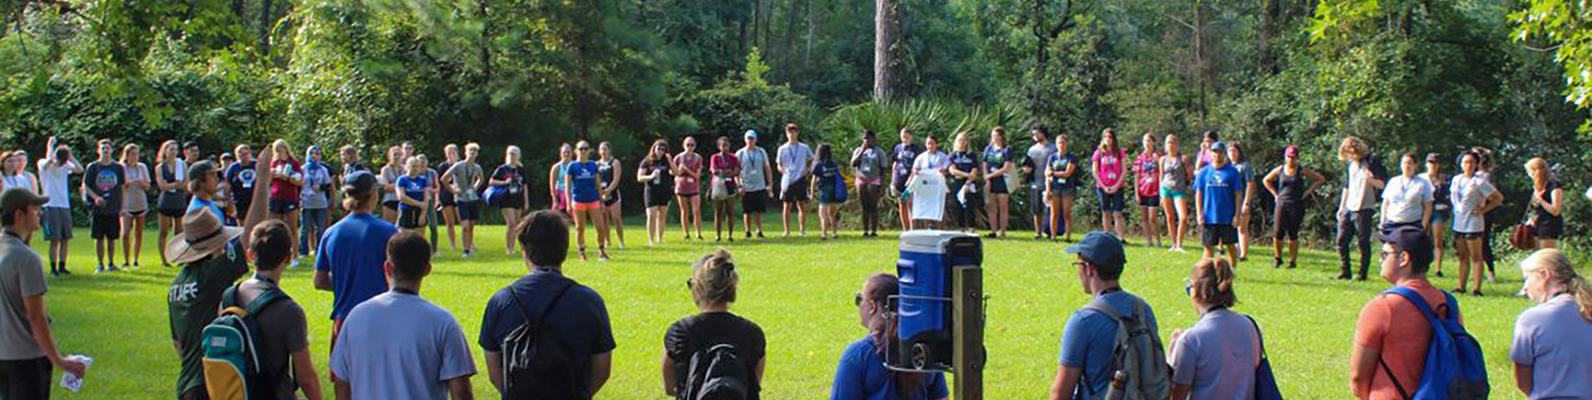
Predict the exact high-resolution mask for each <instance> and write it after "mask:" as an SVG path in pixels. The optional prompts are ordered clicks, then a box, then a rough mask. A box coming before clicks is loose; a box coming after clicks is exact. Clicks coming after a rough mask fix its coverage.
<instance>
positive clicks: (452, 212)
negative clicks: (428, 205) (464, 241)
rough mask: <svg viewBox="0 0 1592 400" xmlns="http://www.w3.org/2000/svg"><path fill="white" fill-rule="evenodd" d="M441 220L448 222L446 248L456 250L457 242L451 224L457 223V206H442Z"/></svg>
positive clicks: (457, 247)
mask: <svg viewBox="0 0 1592 400" xmlns="http://www.w3.org/2000/svg"><path fill="white" fill-rule="evenodd" d="M442 220H443V222H446V223H447V224H448V249H449V250H458V249H459V243H458V241H456V240H455V238H457V236H455V232H454V229H453V226H454V225H457V224H458V223H459V208H458V207H456V206H443V207H442Z"/></svg>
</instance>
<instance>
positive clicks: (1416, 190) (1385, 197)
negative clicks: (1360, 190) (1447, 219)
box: [1382, 175, 1433, 223]
mask: <svg viewBox="0 0 1592 400" xmlns="http://www.w3.org/2000/svg"><path fill="white" fill-rule="evenodd" d="M1432 191H1433V190H1432V182H1431V181H1428V180H1426V177H1424V176H1420V175H1416V176H1415V177H1414V178H1405V177H1404V175H1399V176H1395V177H1393V178H1392V179H1388V181H1387V186H1385V187H1383V188H1382V218H1383V219H1385V220H1387V221H1388V222H1393V223H1410V222H1421V215H1422V214H1424V213H1425V212H1426V207H1425V206H1426V203H1428V202H1431V201H1432Z"/></svg>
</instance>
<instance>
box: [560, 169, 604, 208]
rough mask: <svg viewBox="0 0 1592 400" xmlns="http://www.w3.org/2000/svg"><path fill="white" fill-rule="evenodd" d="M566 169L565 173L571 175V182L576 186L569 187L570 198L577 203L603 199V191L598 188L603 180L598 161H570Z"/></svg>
mask: <svg viewBox="0 0 1592 400" xmlns="http://www.w3.org/2000/svg"><path fill="white" fill-rule="evenodd" d="M564 169H565V172H564V173H565V174H566V175H568V176H569V184H570V185H572V186H574V187H572V188H570V189H569V194H570V196H569V197H570V198H573V199H574V200H575V202H577V203H591V202H595V201H597V200H602V192H601V191H600V190H599V189H598V186H599V185H601V181H600V174H598V173H597V172H598V167H597V162H596V161H586V162H580V161H570V162H569V164H567V165H566V166H565V167H564Z"/></svg>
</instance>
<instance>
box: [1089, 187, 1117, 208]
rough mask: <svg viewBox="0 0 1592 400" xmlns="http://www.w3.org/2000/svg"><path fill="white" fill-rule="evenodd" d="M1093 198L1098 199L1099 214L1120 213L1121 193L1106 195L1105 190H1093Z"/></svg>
mask: <svg viewBox="0 0 1592 400" xmlns="http://www.w3.org/2000/svg"><path fill="white" fill-rule="evenodd" d="M1095 198H1098V199H1100V212H1103V213H1108V212H1122V192H1121V191H1117V192H1116V193H1106V190H1105V189H1102V188H1095Z"/></svg>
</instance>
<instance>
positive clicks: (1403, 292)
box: [1382, 286, 1437, 322]
mask: <svg viewBox="0 0 1592 400" xmlns="http://www.w3.org/2000/svg"><path fill="white" fill-rule="evenodd" d="M1382 293H1384V294H1395V295H1398V296H1399V297H1403V298H1404V299H1405V300H1408V301H1409V302H1410V304H1414V305H1415V309H1417V310H1421V315H1425V316H1426V319H1427V320H1429V321H1433V322H1436V321H1437V314H1435V313H1433V312H1432V307H1431V306H1430V305H1427V304H1426V299H1425V298H1423V297H1421V294H1420V292H1416V291H1415V289H1410V288H1408V287H1404V286H1395V287H1392V288H1389V289H1388V290H1384V291H1382Z"/></svg>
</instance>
